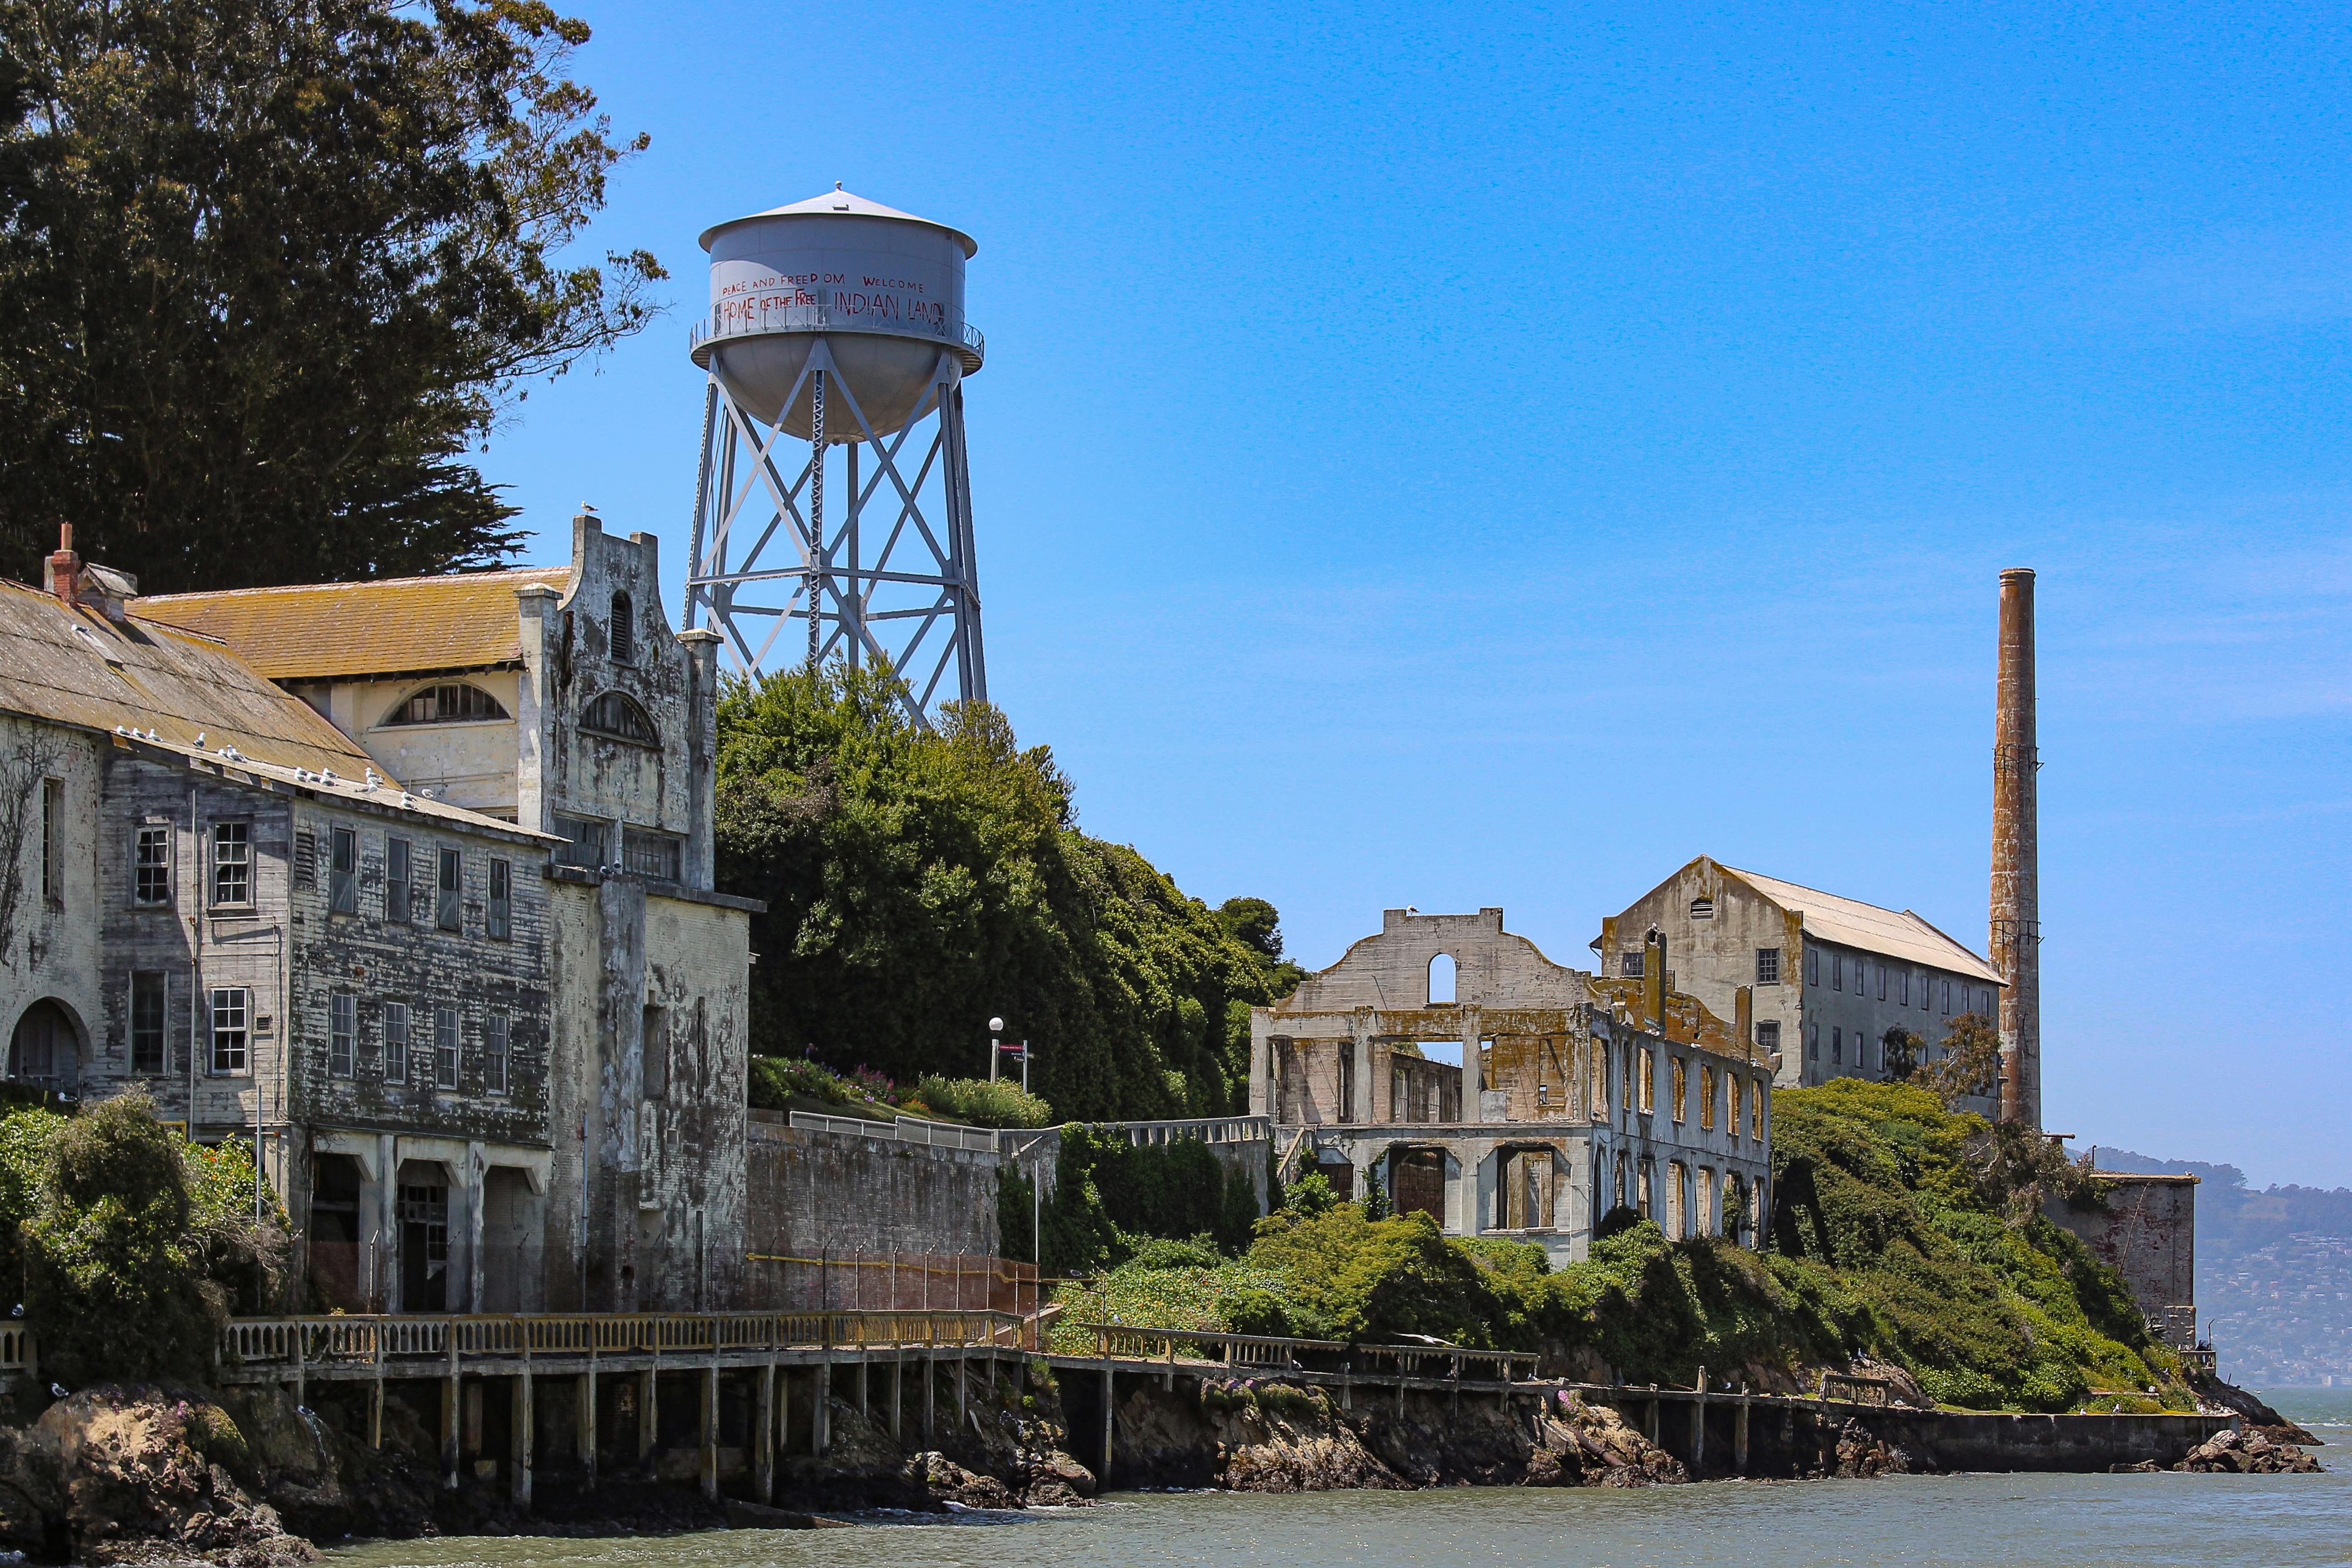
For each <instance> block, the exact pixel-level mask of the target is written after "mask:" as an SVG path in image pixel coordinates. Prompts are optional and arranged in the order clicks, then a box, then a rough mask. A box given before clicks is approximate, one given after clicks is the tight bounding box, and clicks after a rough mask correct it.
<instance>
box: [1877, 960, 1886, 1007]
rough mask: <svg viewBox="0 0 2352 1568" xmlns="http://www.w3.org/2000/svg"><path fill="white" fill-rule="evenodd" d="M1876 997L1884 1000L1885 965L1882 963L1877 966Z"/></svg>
mask: <svg viewBox="0 0 2352 1568" xmlns="http://www.w3.org/2000/svg"><path fill="white" fill-rule="evenodd" d="M1878 999H1879V1000H1880V1001H1881V1002H1884V1001H1885V1000H1886V965H1885V964H1883V963H1882V964H1880V965H1879V966H1878Z"/></svg>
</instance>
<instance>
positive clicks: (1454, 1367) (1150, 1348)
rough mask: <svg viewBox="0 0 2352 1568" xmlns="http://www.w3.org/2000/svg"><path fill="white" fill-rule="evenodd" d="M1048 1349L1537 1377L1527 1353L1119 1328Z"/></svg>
mask: <svg viewBox="0 0 2352 1568" xmlns="http://www.w3.org/2000/svg"><path fill="white" fill-rule="evenodd" d="M1050 1343H1051V1346H1052V1349H1053V1351H1054V1352H1055V1353H1056V1354H1058V1355H1062V1356H1067V1357H1070V1358H1072V1359H1084V1360H1092V1361H1110V1362H1115V1363H1116V1362H1124V1363H1138V1362H1141V1363H1156V1364H1160V1365H1165V1366H1179V1367H1183V1368H1185V1369H1186V1370H1188V1371H1199V1370H1201V1369H1202V1366H1203V1364H1204V1363H1206V1364H1213V1365H1218V1366H1223V1367H1226V1368H1229V1369H1231V1370H1233V1371H1234V1372H1244V1373H1257V1372H1268V1373H1283V1372H1298V1373H1312V1374H1316V1375H1318V1376H1353V1377H1358V1378H1361V1379H1364V1380H1366V1381H1368V1382H1393V1381H1395V1380H1397V1379H1399V1378H1410V1379H1413V1380H1416V1381H1423V1380H1426V1381H1434V1382H1445V1383H1458V1382H1472V1383H1523V1382H1527V1381H1528V1380H1530V1379H1532V1378H1533V1377H1534V1376H1535V1370H1536V1363H1537V1361H1538V1357H1537V1355H1536V1353H1535V1352H1532V1351H1478V1350H1465V1349H1462V1348H1459V1347H1457V1346H1454V1345H1368V1344H1349V1343H1348V1342H1345V1341H1342V1340H1302V1339H1286V1338H1277V1337H1275V1336H1272V1335H1265V1334H1222V1333H1203V1332H1191V1331H1182V1330H1168V1329H1134V1328H1129V1327H1127V1326H1125V1325H1124V1324H1119V1323H1070V1324H1065V1325H1063V1326H1061V1327H1059V1328H1057V1329H1055V1331H1054V1333H1053V1335H1052V1338H1051V1341H1050Z"/></svg>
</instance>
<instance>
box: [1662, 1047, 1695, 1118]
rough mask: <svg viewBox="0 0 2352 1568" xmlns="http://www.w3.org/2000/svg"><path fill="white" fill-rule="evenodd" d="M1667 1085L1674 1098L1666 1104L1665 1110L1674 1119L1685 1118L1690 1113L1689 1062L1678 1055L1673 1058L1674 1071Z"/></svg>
mask: <svg viewBox="0 0 2352 1568" xmlns="http://www.w3.org/2000/svg"><path fill="white" fill-rule="evenodd" d="M1668 1085H1669V1087H1670V1088H1671V1089H1673V1091H1674V1099H1673V1100H1672V1101H1671V1102H1669V1104H1668V1105H1667V1110H1670V1111H1671V1112H1672V1113H1673V1115H1674V1119H1675V1121H1684V1120H1686V1119H1687V1118H1688V1116H1689V1115H1690V1109H1689V1107H1690V1100H1689V1094H1690V1064H1689V1063H1688V1062H1686V1061H1685V1060H1683V1058H1680V1057H1676V1058H1675V1059H1674V1071H1673V1074H1672V1076H1671V1077H1670V1079H1668Z"/></svg>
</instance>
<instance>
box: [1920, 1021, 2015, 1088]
mask: <svg viewBox="0 0 2352 1568" xmlns="http://www.w3.org/2000/svg"><path fill="white" fill-rule="evenodd" d="M1910 1078H1911V1080H1912V1081H1913V1082H1914V1083H1918V1084H1922V1085H1925V1086H1926V1087H1927V1088H1928V1089H1934V1090H1935V1091H1936V1095H1937V1099H1939V1100H1942V1101H1943V1102H1944V1106H1945V1109H1947V1110H1952V1109H1957V1108H1958V1105H1959V1102H1960V1101H1961V1100H1969V1099H1982V1098H1984V1097H1986V1096H1988V1095H1992V1094H1997V1093H1999V1092H2000V1033H1999V1032H1998V1031H1997V1030H1995V1029H1994V1028H1993V1026H1992V1024H1991V1022H1990V1020H1989V1019H1987V1018H1986V1017H1984V1016H1983V1015H1981V1014H1978V1013H1963V1014H1961V1015H1960V1016H1958V1017H1957V1018H1955V1019H1953V1020H1952V1029H1951V1033H1949V1034H1948V1035H1946V1036H1945V1037H1944V1054H1943V1055H1942V1057H1940V1058H1937V1060H1935V1061H1932V1062H1927V1063H1923V1064H1921V1065H1920V1066H1918V1067H1916V1068H1913V1069H1912V1072H1911V1074H1910Z"/></svg>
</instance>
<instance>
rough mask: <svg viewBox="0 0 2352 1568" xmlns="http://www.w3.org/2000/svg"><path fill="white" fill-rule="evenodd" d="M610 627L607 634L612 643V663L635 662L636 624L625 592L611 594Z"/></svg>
mask: <svg viewBox="0 0 2352 1568" xmlns="http://www.w3.org/2000/svg"><path fill="white" fill-rule="evenodd" d="M611 627H612V629H611V632H610V634H609V636H610V638H611V641H612V645H613V662H614V664H635V663H636V662H637V625H636V619H635V615H634V613H633V612H632V611H631V609H630V607H629V596H628V595H626V594H615V595H613V619H612V623H611Z"/></svg>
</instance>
